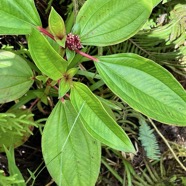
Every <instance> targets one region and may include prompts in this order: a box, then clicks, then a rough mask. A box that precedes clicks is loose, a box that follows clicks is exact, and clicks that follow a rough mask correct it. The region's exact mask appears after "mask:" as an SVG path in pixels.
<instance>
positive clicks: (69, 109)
mask: <svg viewBox="0 0 186 186" xmlns="http://www.w3.org/2000/svg"><path fill="white" fill-rule="evenodd" d="M42 152H43V157H44V160H45V163H46V166H47V169H48V171H49V173H50V174H51V176H52V178H53V179H54V181H55V182H56V183H57V184H58V185H62V186H87V185H88V186H94V185H95V182H96V180H97V177H98V174H99V169H100V160H101V146H100V143H99V142H98V141H96V140H95V139H93V138H92V137H91V136H90V135H89V134H88V133H87V131H86V130H85V129H84V127H83V125H82V123H81V122H80V120H79V119H78V113H76V111H75V110H74V108H73V106H72V105H71V103H70V101H64V102H63V103H62V102H58V103H57V105H56V106H55V108H54V109H53V111H52V113H51V115H50V117H49V118H48V120H47V123H46V125H45V128H44V131H43V135H42Z"/></svg>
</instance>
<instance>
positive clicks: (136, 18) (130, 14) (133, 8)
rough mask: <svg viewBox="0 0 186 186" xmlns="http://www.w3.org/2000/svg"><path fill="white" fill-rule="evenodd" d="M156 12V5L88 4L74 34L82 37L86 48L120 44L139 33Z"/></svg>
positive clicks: (98, 0)
mask: <svg viewBox="0 0 186 186" xmlns="http://www.w3.org/2000/svg"><path fill="white" fill-rule="evenodd" d="M90 7H91V8H90ZM152 8H153V7H152V2H151V1H144V0H140V1H139V0H130V1H128V0H115V1H113V0H104V1H103V0H94V2H93V1H91V0H87V1H86V2H85V4H84V5H83V7H82V8H81V9H80V11H79V13H78V16H77V19H76V23H75V25H74V27H73V29H72V32H73V33H74V34H77V35H79V37H80V39H81V42H82V44H83V45H95V46H106V45H113V44H116V43H120V42H122V41H124V40H126V39H128V38H130V37H131V36H133V35H134V34H135V33H137V31H139V29H140V28H141V27H142V26H143V24H144V23H145V22H146V21H147V19H148V17H149V16H150V14H151V11H152Z"/></svg>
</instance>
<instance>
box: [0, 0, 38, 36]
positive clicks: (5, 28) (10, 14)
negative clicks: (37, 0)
mask: <svg viewBox="0 0 186 186" xmlns="http://www.w3.org/2000/svg"><path fill="white" fill-rule="evenodd" d="M34 25H35V26H41V20H40V17H39V14H38V12H37V10H36V7H35V5H34V1H33V0H26V1H23V0H13V1H12V0H0V35H3V34H6V35H7V34H10V35H18V34H29V33H31V29H32V27H33V26H34Z"/></svg>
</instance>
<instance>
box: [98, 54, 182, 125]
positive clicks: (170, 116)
mask: <svg viewBox="0 0 186 186" xmlns="http://www.w3.org/2000/svg"><path fill="white" fill-rule="evenodd" d="M97 58H98V59H99V62H97V63H95V65H96V68H97V70H98V72H99V74H100V76H101V77H102V79H103V80H104V82H105V83H106V84H107V85H108V87H109V88H110V89H111V90H112V91H113V92H114V93H115V94H116V95H118V96H119V97H120V98H121V99H123V100H124V101H125V102H127V103H128V104H129V105H130V106H131V107H133V108H134V109H136V110H138V111H140V112H142V113H143V114H145V115H147V116H149V117H151V118H153V119H155V120H157V121H160V122H163V123H167V124H174V125H180V126H185V125H186V93H185V90H184V89H183V87H182V86H181V85H180V84H179V83H178V82H177V81H176V79H175V78H174V77H173V76H172V75H171V74H170V73H169V72H168V71H167V70H165V69H164V68H162V67H161V66H159V65H158V64H156V63H154V62H153V61H150V60H148V59H146V58H143V57H140V56H138V55H136V54H115V55H110V56H98V57H97Z"/></svg>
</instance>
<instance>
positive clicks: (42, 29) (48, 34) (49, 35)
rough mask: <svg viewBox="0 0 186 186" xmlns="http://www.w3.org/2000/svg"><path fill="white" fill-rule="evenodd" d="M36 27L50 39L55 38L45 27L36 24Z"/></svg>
mask: <svg viewBox="0 0 186 186" xmlns="http://www.w3.org/2000/svg"><path fill="white" fill-rule="evenodd" d="M37 29H38V30H39V31H40V32H42V33H43V34H44V35H47V36H48V37H50V38H51V39H53V40H55V39H54V36H53V35H52V34H51V33H49V32H48V31H47V30H46V29H45V28H42V27H40V26H38V27H37Z"/></svg>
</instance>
